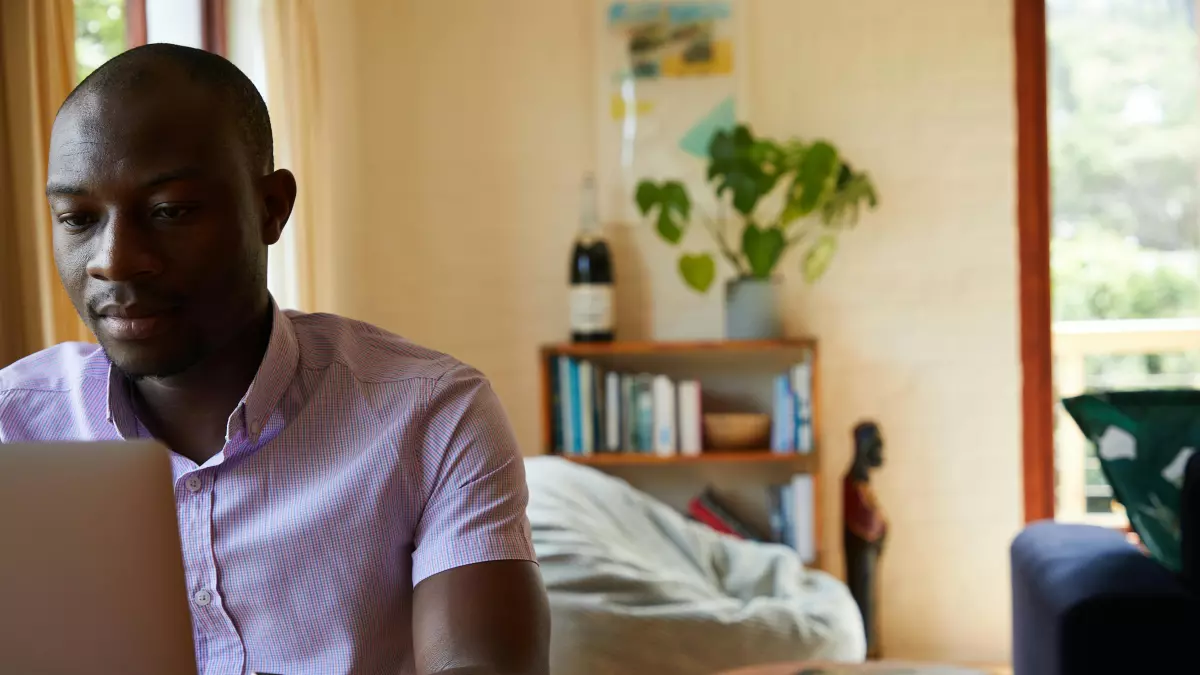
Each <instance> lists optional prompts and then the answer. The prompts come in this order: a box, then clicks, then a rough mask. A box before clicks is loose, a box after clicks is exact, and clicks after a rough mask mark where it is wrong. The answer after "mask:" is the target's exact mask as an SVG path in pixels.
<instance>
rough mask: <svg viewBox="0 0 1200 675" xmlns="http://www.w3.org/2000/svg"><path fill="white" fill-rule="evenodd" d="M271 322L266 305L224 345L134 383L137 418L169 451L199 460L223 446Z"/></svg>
mask: <svg viewBox="0 0 1200 675" xmlns="http://www.w3.org/2000/svg"><path fill="white" fill-rule="evenodd" d="M271 326H272V312H271V310H270V308H269V307H268V308H267V310H266V311H265V312H264V313H263V315H262V316H261V317H260V318H259V319H256V320H255V321H252V322H250V323H249V324H247V326H246V328H245V329H243V331H242V332H241V333H240V334H239V335H237V336H235V337H234V338H233V339H232V340H230V341H229V344H228V346H226V347H225V348H223V349H221V350H220V351H218V352H215V353H213V354H211V355H209V356H208V357H206V358H205V359H204V360H203V361H201V362H199V363H197V364H196V365H194V366H192V367H191V368H189V369H188V370H186V371H184V372H182V373H179V374H176V375H171V376H169V377H145V378H141V379H139V380H137V381H135V382H134V386H133V389H134V391H133V394H134V396H133V398H134V406H135V409H136V410H137V414H138V419H140V420H141V421H142V423H143V424H144V425H145V426H146V428H147V429H148V430H149V431H150V433H152V434H153V435H154V436H155V437H156V438H158V439H160V440H162V441H164V442H165V443H166V444H167V445H168V446H169V447H170V448H171V449H172V450H173V451H175V452H177V453H179V454H180V455H183V456H184V457H187V458H188V459H190V460H192V461H193V462H196V463H197V464H203V463H204V462H205V461H207V460H208V459H209V458H210V457H212V456H213V455H215V454H217V453H218V452H220V451H221V448H222V447H223V446H224V445H225V430H226V425H227V423H228V421H229V416H230V414H232V413H233V410H234V408H236V407H237V405H238V402H239V401H241V399H242V397H243V396H245V395H246V391H247V390H248V389H249V388H250V383H251V382H253V381H254V375H255V374H256V373H257V372H258V368H259V366H260V365H261V364H262V361H263V357H264V356H265V355H266V352H267V346H268V344H269V343H270V339H271Z"/></svg>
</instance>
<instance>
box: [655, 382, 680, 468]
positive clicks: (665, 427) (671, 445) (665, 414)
mask: <svg viewBox="0 0 1200 675" xmlns="http://www.w3.org/2000/svg"><path fill="white" fill-rule="evenodd" d="M653 386H654V454H655V455H657V456H659V457H673V456H674V455H675V452H676V448H677V447H678V444H677V443H676V442H675V430H676V429H675V427H676V426H677V422H676V420H675V383H673V382H671V378H669V377H667V376H666V375H655V376H654V385H653Z"/></svg>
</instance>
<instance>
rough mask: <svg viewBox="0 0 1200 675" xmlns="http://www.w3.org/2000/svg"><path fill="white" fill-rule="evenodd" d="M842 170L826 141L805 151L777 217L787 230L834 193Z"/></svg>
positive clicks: (815, 144) (835, 151)
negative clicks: (780, 212) (839, 172)
mask: <svg viewBox="0 0 1200 675" xmlns="http://www.w3.org/2000/svg"><path fill="white" fill-rule="evenodd" d="M840 167H841V164H840V162H839V161H838V152H837V150H836V149H835V148H834V147H833V146H832V145H830V144H829V143H826V142H825V141H817V142H816V143H813V144H812V145H811V146H809V147H808V149H807V150H805V152H804V156H803V157H802V158H801V159H800V162H799V164H798V165H797V166H796V177H795V178H794V179H793V180H792V185H791V187H790V189H789V190H788V194H787V201H786V203H785V204H784V207H783V213H782V214H781V215H780V221H781V222H782V224H783V225H784V226H785V227H786V226H787V225H790V224H791V223H793V222H794V221H796V220H797V219H799V218H803V217H804V216H807V215H808V214H810V213H812V212H813V211H815V210H816V209H817V208H818V207H819V206H820V205H821V204H822V203H823V202H824V200H825V199H826V197H827V196H828V195H829V194H830V193H831V192H832V191H833V188H834V186H835V184H836V177H837V176H838V171H839V169H840Z"/></svg>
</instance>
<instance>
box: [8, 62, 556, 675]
mask: <svg viewBox="0 0 1200 675" xmlns="http://www.w3.org/2000/svg"><path fill="white" fill-rule="evenodd" d="M48 173H49V175H48V178H47V185H46V194H47V196H48V198H49V202H50V208H51V210H52V212H53V223H54V255H55V260H56V263H57V265H58V270H59V274H60V276H61V278H62V282H63V286H64V287H65V288H66V291H67V293H68V294H69V296H70V297H71V300H72V302H73V303H74V305H75V308H76V310H77V311H78V312H79V315H80V316H81V317H82V318H83V320H84V321H85V322H86V323H87V325H88V327H89V328H90V329H91V330H92V332H93V333H94V334H95V336H96V338H97V340H98V341H99V343H100V346H99V347H97V346H94V345H87V344H78V343H75V344H62V345H58V346H56V347H52V348H50V349H48V350H45V351H43V352H40V353H38V354H34V355H33V356H30V357H28V358H26V359H24V360H22V361H19V362H17V363H16V364H14V365H12V366H10V367H8V368H6V369H4V370H2V371H0V442H16V441H105V440H117V439H138V438H156V439H159V440H160V441H162V442H163V443H164V444H165V445H166V446H167V447H169V448H170V449H171V464H172V468H173V474H174V487H175V498H176V505H177V512H178V516H179V527H180V533H181V535H182V541H183V553H184V561H185V566H186V577H187V584H188V587H187V589H186V592H187V594H188V597H189V598H190V600H191V610H192V619H193V633H194V639H195V645H196V659H197V663H198V666H199V670H200V672H201V673H204V674H207V675H217V674H222V675H223V674H227V673H228V674H234V673H245V672H256V671H257V672H268V673H280V674H282V675H303V674H308V673H311V674H313V675H317V674H320V675H326V674H333V673H348V674H355V675H367V674H376V673H380V674H382V673H410V672H416V673H448V672H454V673H464V674H465V673H481V674H482V673H487V674H499V673H505V674H507V673H520V674H524V673H533V674H538V675H541V674H543V673H545V672H546V670H547V659H548V656H547V649H548V646H547V643H548V635H549V625H548V624H549V620H548V611H547V607H546V600H545V594H544V591H543V589H542V586H541V580H540V576H539V574H538V570H537V567H536V563H535V557H534V552H533V547H532V544H531V542H530V537H529V525H528V522H527V521H526V518H525V506H526V501H527V491H526V485H525V474H524V465H523V464H522V461H521V456H520V453H519V452H518V449H517V445H516V442H515V440H514V438H513V434H512V431H511V429H510V427H509V424H508V421H507V419H506V418H505V414H504V412H503V410H502V409H501V406H500V403H499V401H498V400H497V398H496V395H495V394H494V393H493V392H492V389H491V387H490V386H489V384H488V382H487V380H486V379H485V378H484V377H483V376H482V375H480V374H479V373H478V372H477V371H475V370H473V369H471V368H470V367H467V366H465V365H463V364H462V363H459V362H458V361H456V360H454V359H453V358H450V357H449V356H446V355H444V354H440V353H437V352H435V351H432V350H429V349H424V348H422V347H419V346H417V345H414V344H412V343H410V342H408V341H406V340H404V339H402V338H400V337H397V336H395V335H392V334H391V333H388V332H386V331H383V330H380V329H378V328H375V327H373V326H369V325H366V324H363V323H359V322H355V321H350V320H348V319H344V318H340V317H336V316H330V315H316V314H301V313H297V312H291V311H286V312H285V311H281V310H280V309H279V308H278V307H277V306H276V305H275V303H274V302H273V301H272V299H271V296H270V294H269V293H268V291H267V286H266V278H267V274H266V271H267V247H268V246H270V245H271V244H274V243H275V242H276V241H278V240H279V237H280V233H281V232H282V230H283V227H284V225H285V224H286V223H287V220H288V216H289V215H290V214H291V211H292V205H293V203H294V202H295V198H296V191H297V186H296V181H295V178H294V177H293V176H292V174H291V173H289V172H288V171H287V170H284V169H275V168H274V166H273V163H272V140H271V126H270V120H269V117H268V115H267V109H266V105H265V104H264V103H263V101H262V98H261V97H260V96H259V94H258V93H257V91H256V90H255V88H254V86H253V85H252V84H251V83H250V81H249V80H248V79H247V78H246V77H245V75H243V74H242V73H241V72H240V71H239V70H238V69H237V68H236V67H234V66H233V65H232V64H230V63H229V62H228V61H225V60H224V59H222V58H220V57H218V56H215V55H213V54H209V53H207V52H203V51H199V50H194V49H189V48H186V47H180V46H175V45H164V44H156V45H148V46H145V47H140V48H138V49H133V50H130V51H128V52H126V53H124V54H122V55H120V56H118V57H116V58H114V59H112V60H111V61H109V62H108V63H106V64H105V65H103V66H101V67H100V69H98V70H97V71H96V72H95V73H93V74H92V75H91V76H90V77H88V78H87V79H86V80H84V81H83V82H82V83H81V84H80V85H79V86H78V87H77V88H76V90H75V91H74V92H73V93H72V94H71V96H70V98H69V99H68V100H67V102H66V103H64V104H63V107H62V108H61V110H59V113H58V117H57V119H56V120H55V123H54V130H53V134H52V137H51V148H50V159H49V172H48ZM380 226H381V227H388V226H394V224H389V223H381V224H380ZM113 611H114V612H119V611H121V610H120V608H116V607H114V608H113Z"/></svg>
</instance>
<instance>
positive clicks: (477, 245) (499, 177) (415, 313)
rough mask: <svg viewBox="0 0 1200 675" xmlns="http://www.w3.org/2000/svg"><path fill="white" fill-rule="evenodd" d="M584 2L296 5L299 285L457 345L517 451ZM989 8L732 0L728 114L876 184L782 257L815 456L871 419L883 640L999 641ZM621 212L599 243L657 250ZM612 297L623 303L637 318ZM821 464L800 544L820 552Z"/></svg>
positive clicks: (560, 213) (998, 91) (1005, 632)
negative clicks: (848, 227) (737, 99)
mask: <svg viewBox="0 0 1200 675" xmlns="http://www.w3.org/2000/svg"><path fill="white" fill-rule="evenodd" d="M593 7H594V6H593V4H592V2H591V0H510V1H508V2H498V1H496V0H442V1H437V2H435V1H434V0H423V1H419V0H409V1H407V2H399V1H397V2H383V1H379V2H371V1H369V0H359V1H358V2H353V3H332V2H330V3H327V4H326V5H324V6H323V8H322V12H323V13H325V14H328V15H329V16H326V17H324V18H323V20H322V21H323V25H322V30H323V31H324V33H323V35H322V40H323V41H327V42H328V45H327V51H328V52H329V53H330V57H329V59H328V60H329V61H332V62H333V63H334V65H333V66H329V65H328V63H327V73H328V74H329V81H328V82H327V85H328V86H327V92H328V94H327V96H326V99H327V100H328V101H329V102H330V105H331V106H332V108H333V109H334V110H335V111H336V113H335V114H336V115H338V116H340V117H339V119H340V120H342V121H343V122H344V127H342V128H340V129H339V131H338V132H337V137H336V138H335V139H333V143H332V145H333V146H334V147H335V148H337V152H336V157H335V160H334V163H335V165H336V166H338V167H339V179H338V183H337V185H336V186H335V187H336V189H337V191H338V194H337V196H336V200H337V203H338V204H339V211H338V213H341V214H344V216H345V217H344V219H342V220H339V222H338V224H337V225H338V228H339V229H340V230H341V232H340V236H339V238H338V243H337V249H336V250H334V251H331V252H328V254H329V258H328V259H329V260H331V262H329V270H328V274H329V275H330V276H329V278H328V279H322V280H321V283H322V284H323V285H325V288H326V289H327V295H326V296H325V298H324V300H323V301H322V302H321V304H322V307H323V308H326V309H332V310H335V311H339V312H342V313H346V314H349V315H352V316H355V317H357V318H361V319H365V320H368V321H371V322H375V323H378V324H380V325H382V326H384V327H386V328H389V329H392V330H395V331H397V332H400V333H402V334H404V335H406V336H408V337H411V338H413V339H415V340H418V341H422V342H425V343H428V344H431V345H433V346H436V347H438V348H441V349H444V350H447V351H450V352H452V353H454V354H456V355H458V356H460V357H461V358H463V359H465V360H467V361H469V362H471V363H473V364H475V365H477V366H478V367H480V368H481V369H482V370H484V371H485V372H486V373H488V374H489V375H490V376H491V378H492V380H493V382H494V383H495V386H496V389H497V390H498V391H499V393H500V395H501V397H502V398H503V399H504V401H505V404H506V405H507V407H508V409H509V412H510V414H511V416H512V418H513V422H514V424H515V427H516V429H517V433H518V435H519V437H520V440H521V442H522V443H523V445H524V447H525V449H526V451H527V452H535V451H537V449H538V448H537V444H536V442H537V441H536V439H537V428H538V414H539V412H538V410H537V400H538V389H537V383H536V379H535V358H534V354H535V349H536V347H537V346H538V345H539V344H540V343H543V342H548V341H554V340H557V339H560V338H561V337H562V336H563V331H564V325H565V315H566V287H565V274H566V263H567V250H568V244H569V242H570V239H571V237H572V232H573V227H574V223H575V212H576V208H575V205H576V202H577V194H576V186H577V182H578V179H579V176H580V175H581V174H582V173H583V172H584V171H585V170H587V169H589V168H591V164H592V159H593V146H592V141H593V138H594V134H593V117H592V111H593V109H594V107H595V101H594V88H593V70H592V61H591V49H592V43H591V40H592V35H593V31H594V30H595V28H594V24H593V23H592V21H593V19H594V18H595V15H594V12H593ZM1010 24H1011V8H1010V6H1009V3H1006V2H1002V1H1001V0H918V1H916V2H906V3H899V2H895V1H894V0H839V1H838V2H815V1H801V0H753V1H752V2H750V3H749V15H748V23H747V30H748V32H749V37H750V51H749V54H748V56H749V57H750V58H749V61H748V62H749V73H748V74H749V77H750V81H749V91H750V98H749V110H750V111H751V121H752V122H753V123H754V124H755V126H756V127H757V128H758V129H759V130H760V131H763V132H766V133H770V134H800V135H803V136H806V137H813V136H827V137H829V138H831V139H833V140H834V141H835V142H836V143H837V144H838V145H839V146H841V147H842V149H843V151H844V152H846V153H847V154H848V155H849V156H850V157H853V158H855V159H856V160H857V162H858V163H859V164H860V165H861V167H864V168H868V169H869V170H870V171H871V172H872V174H873V176H874V178H875V180H876V182H877V184H878V187H879V190H880V192H881V194H882V197H883V208H882V209H881V210H880V211H879V212H878V213H877V214H874V215H871V216H870V217H868V218H866V219H865V220H864V222H863V223H862V224H861V226H860V227H859V229H858V230H857V231H856V232H855V233H853V234H852V235H851V236H849V237H847V238H845V239H844V240H843V245H842V250H841V254H840V257H839V258H838V259H837V260H836V261H835V264H834V265H833V267H832V269H831V271H830V273H829V275H828V276H827V277H826V279H824V280H823V281H822V282H821V284H820V285H819V286H817V287H815V288H811V289H806V288H803V287H802V286H801V285H800V284H798V283H795V282H792V283H790V285H789V287H788V312H787V321H788V326H789V330H790V331H791V332H793V333H812V334H814V335H816V336H818V337H819V338H820V339H821V341H822V347H823V357H824V365H823V370H822V376H823V380H824V391H823V397H824V407H823V420H822V422H823V424H824V428H825V430H826V436H825V438H823V439H822V442H823V452H824V453H825V455H824V456H825V458H826V460H827V464H826V466H830V467H834V468H836V469H840V467H841V466H843V465H844V464H845V462H846V461H847V459H848V456H849V442H848V435H849V429H850V427H851V426H852V425H853V423H854V422H855V421H857V420H858V419H859V418H861V417H867V416H869V417H874V418H876V419H877V420H879V421H880V423H881V424H882V427H883V429H884V433H885V435H886V438H887V442H888V451H887V459H888V464H887V466H886V467H885V469H884V470H883V471H882V473H881V475H880V477H879V479H878V485H879V488H878V489H879V495H880V498H881V500H882V502H883V504H884V506H885V508H886V509H887V510H888V512H889V515H890V518H891V524H892V530H891V534H890V538H889V541H888V548H887V553H886V557H885V560H884V563H883V572H882V574H883V599H882V616H883V640H884V646H885V649H886V651H887V652H888V654H889V655H891V656H899V657H913V658H940V659H954V660H967V661H1007V660H1008V645H1009V615H1008V602H1009V590H1008V576H1007V543H1008V541H1009V539H1010V538H1011V536H1012V535H1013V534H1014V533H1015V531H1016V530H1017V528H1018V526H1019V521H1020V482H1019V472H1020V459H1019V456H1020V455H1019V438H1020V416H1019V407H1018V405H1019V387H1018V384H1019V373H1018V347H1017V298H1016V288H1017V286H1016V263H1015V251H1016V241H1015V234H1016V233H1015V213H1014V210H1015V204H1014V170H1015V169H1014V158H1015V147H1014V110H1013V95H1012V92H1013V63H1012V62H1013V55H1012V46H1011V39H1010ZM643 235H644V232H639V233H635V234H634V235H633V236H632V237H630V239H631V240H632V244H631V245H630V247H629V249H628V250H625V251H624V253H625V255H627V256H631V257H632V256H633V255H635V254H636V256H638V257H640V258H641V259H642V260H643V264H645V265H647V266H648V267H649V268H650V269H651V270H662V269H666V266H668V265H673V260H674V258H673V252H672V251H669V250H667V249H666V248H665V247H664V246H662V245H661V244H659V243H658V242H656V241H654V240H653V239H652V238H649V237H646V236H643ZM789 265H791V266H793V267H794V265H795V263H794V261H793V262H791V263H789ZM646 284H647V287H646V288H644V289H642V291H641V293H643V294H644V296H645V299H646V302H647V304H646V305H644V306H647V307H651V306H653V307H672V308H674V307H678V306H681V305H687V306H689V307H694V308H696V310H697V311H694V312H690V313H689V314H688V315H689V316H692V317H696V318H694V319H693V320H694V321H697V322H704V323H703V325H681V326H679V327H678V331H679V333H681V334H683V333H712V332H714V331H717V330H719V325H711V322H714V321H719V316H720V314H719V311H718V307H719V304H718V303H719V301H720V300H719V295H718V294H716V293H714V294H713V295H712V296H711V297H709V298H706V299H697V298H695V297H694V296H691V295H689V294H688V292H687V291H685V290H684V289H683V288H682V286H681V285H680V284H679V283H678V281H677V280H675V278H674V276H673V274H672V273H669V271H668V272H667V273H665V274H664V273H659V272H657V271H654V272H652V273H651V274H649V275H648V280H647V281H646ZM623 314H624V315H625V316H624V320H623V325H624V327H625V328H627V329H630V328H631V327H633V329H634V330H636V329H637V327H640V326H643V325H646V323H647V322H645V321H639V320H636V314H637V312H636V311H634V310H633V309H632V308H630V307H624V308H623ZM630 317H634V318H630ZM658 337H663V336H662V335H661V334H660V335H659V336H658ZM836 473H837V471H829V472H827V475H826V476H825V486H824V487H825V489H824V492H823V494H824V499H825V503H824V506H825V509H826V513H827V514H829V515H830V518H829V525H828V526H827V527H826V528H825V532H826V540H825V542H824V545H825V549H826V550H827V551H832V552H834V555H833V556H832V557H833V560H832V563H833V566H834V569H840V566H841V560H840V556H839V555H837V551H838V549H839V546H840V537H839V531H838V529H837V527H838V521H837V519H836V517H835V515H834V514H837V513H838V512H839V506H838V487H837V482H836V481H837V476H836V475H835V474H836Z"/></svg>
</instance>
